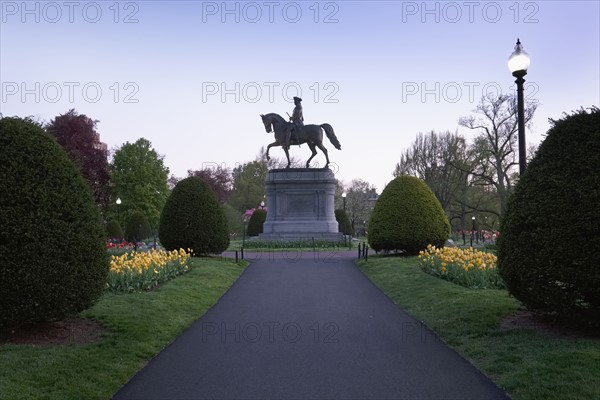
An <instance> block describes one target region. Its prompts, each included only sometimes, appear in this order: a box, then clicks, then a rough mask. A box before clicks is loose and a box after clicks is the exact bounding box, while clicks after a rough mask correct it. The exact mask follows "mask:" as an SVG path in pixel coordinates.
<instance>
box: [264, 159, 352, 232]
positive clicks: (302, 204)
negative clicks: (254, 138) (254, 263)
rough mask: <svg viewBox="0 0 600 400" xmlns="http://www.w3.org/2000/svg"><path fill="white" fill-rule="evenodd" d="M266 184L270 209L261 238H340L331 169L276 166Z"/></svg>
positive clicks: (334, 183) (269, 174) (333, 177)
mask: <svg viewBox="0 0 600 400" xmlns="http://www.w3.org/2000/svg"><path fill="white" fill-rule="evenodd" d="M266 186H267V204H268V212H267V219H266V221H265V223H264V225H263V233H262V234H260V235H259V240H305V239H312V238H314V239H315V240H335V241H337V240H341V237H342V236H341V235H342V234H341V233H339V232H338V223H337V221H336V219H335V210H334V199H335V186H336V181H335V176H334V174H333V172H332V171H331V170H330V169H329V168H322V169H315V168H288V169H273V170H271V171H269V173H268V175H267V181H266Z"/></svg>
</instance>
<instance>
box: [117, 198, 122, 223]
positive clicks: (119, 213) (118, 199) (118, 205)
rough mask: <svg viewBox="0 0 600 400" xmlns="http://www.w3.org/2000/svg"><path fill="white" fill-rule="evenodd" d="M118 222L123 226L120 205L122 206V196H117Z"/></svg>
mask: <svg viewBox="0 0 600 400" xmlns="http://www.w3.org/2000/svg"><path fill="white" fill-rule="evenodd" d="M116 203H117V222H119V226H121V211H120V208H121V207H120V206H121V198H120V197H117V201H116Z"/></svg>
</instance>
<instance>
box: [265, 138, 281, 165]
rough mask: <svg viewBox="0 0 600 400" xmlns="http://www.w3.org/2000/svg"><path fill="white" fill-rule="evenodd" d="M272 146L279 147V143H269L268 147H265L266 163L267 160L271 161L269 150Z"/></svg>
mask: <svg viewBox="0 0 600 400" xmlns="http://www.w3.org/2000/svg"><path fill="white" fill-rule="evenodd" d="M273 146H279V143H277V142H273V143H271V144H270V145H268V146H267V154H266V156H267V161H269V160H270V159H271V157H269V149H270V148H271V147H273Z"/></svg>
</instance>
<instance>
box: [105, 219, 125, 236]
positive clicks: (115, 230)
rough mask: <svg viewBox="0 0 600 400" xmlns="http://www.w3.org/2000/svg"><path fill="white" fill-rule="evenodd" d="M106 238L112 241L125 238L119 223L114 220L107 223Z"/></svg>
mask: <svg viewBox="0 0 600 400" xmlns="http://www.w3.org/2000/svg"><path fill="white" fill-rule="evenodd" d="M106 236H107V237H108V238H111V239H113V238H116V239H121V238H122V237H123V230H122V229H121V226H120V225H119V223H118V222H117V221H115V220H114V219H111V220H110V221H108V222H107V223H106Z"/></svg>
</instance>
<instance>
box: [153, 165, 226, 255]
mask: <svg viewBox="0 0 600 400" xmlns="http://www.w3.org/2000/svg"><path fill="white" fill-rule="evenodd" d="M158 234H159V238H160V242H161V244H162V245H163V246H164V247H165V248H166V249H167V250H176V249H180V248H183V249H188V248H190V249H192V250H193V251H194V253H195V254H197V255H207V254H218V253H221V252H223V251H225V250H226V249H227V246H229V232H228V227H227V220H226V218H225V214H224V213H223V209H222V208H221V205H220V204H219V201H218V199H217V196H216V194H215V193H214V192H213V191H212V189H211V188H210V186H209V185H208V183H206V182H204V181H203V180H202V179H200V178H198V177H196V176H191V177H189V178H185V179H183V180H182V181H180V182H179V183H178V184H177V186H175V188H174V189H173V191H172V192H171V195H170V196H169V198H168V199H167V202H166V204H165V206H164V208H163V211H162V214H161V217H160V225H159V231H158Z"/></svg>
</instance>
